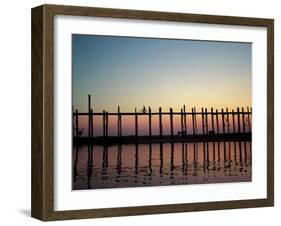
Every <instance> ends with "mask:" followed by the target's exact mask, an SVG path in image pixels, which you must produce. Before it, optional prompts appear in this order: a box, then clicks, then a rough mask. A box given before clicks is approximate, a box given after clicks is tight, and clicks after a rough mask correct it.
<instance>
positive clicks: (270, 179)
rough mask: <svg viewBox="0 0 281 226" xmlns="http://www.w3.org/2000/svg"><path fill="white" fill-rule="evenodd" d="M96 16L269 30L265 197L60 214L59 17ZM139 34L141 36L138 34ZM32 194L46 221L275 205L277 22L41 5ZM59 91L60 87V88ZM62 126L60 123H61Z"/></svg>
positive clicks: (36, 29)
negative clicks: (56, 137) (57, 143)
mask: <svg viewBox="0 0 281 226" xmlns="http://www.w3.org/2000/svg"><path fill="white" fill-rule="evenodd" d="M58 15H63V16H72V17H86V18H91V17H96V18H110V19H125V20H127V21H130V20H140V21H146V22H150V21H153V22H163V23H172V22H176V23H181V24H184V23H191V24H192V23H194V24H211V25H222V26H239V27H241V28H242V27H243V28H245V29H247V28H249V29H250V28H251V27H258V28H265V29H266V48H267V55H266V56H264V57H265V58H266V78H265V79H266V82H267V86H266V97H265V99H266V112H267V114H266V137H264V139H265V140H266V150H265V151H266V197H265V198H249V199H242V200H225V201H207V202H204V201H203V202H190V203H181V202H179V203H173V204H159V205H155V204H154V205H135V206H123V207H115V206H113V207H106V208H90V209H88V208H85V209H79V208H77V209H73V208H71V209H69V210H56V209H55V207H54V203H55V201H56V199H57V198H58V197H57V196H56V195H55V186H56V180H55V170H54V167H55V159H54V158H55V153H54V149H55V148H54V146H55V144H54V128H55V125H54V112H55V111H56V105H55V104H54V102H55V101H54V99H55V98H56V97H55V94H54V90H55V86H56V84H55V69H54V67H55V60H54V57H55V41H54V39H55V38H54V37H55V35H56V34H55V33H56V32H57V30H56V29H55V25H54V24H55V17H56V16H58ZM140 32H141V31H140ZM31 52H32V150H31V151H32V167H31V173H32V186H31V187H32V190H31V196H32V200H31V215H32V217H34V218H37V219H40V220H43V221H52V220H67V219H83V218H98V217H115V216H130V215H144V214H163V213H176V212H188V211H206V210H221V209H236V208H252V207H266V206H273V205H274V20H273V19H263V18H246V17H230V16H214V15H200V14H187V13H168V12H153V11H139V10H126V9H109V8H93V7H78V6H63V5H42V6H38V7H35V8H33V9H32V49H31ZM58 89H60V88H58ZM58 123H59V122H58ZM171 190H172V188H171Z"/></svg>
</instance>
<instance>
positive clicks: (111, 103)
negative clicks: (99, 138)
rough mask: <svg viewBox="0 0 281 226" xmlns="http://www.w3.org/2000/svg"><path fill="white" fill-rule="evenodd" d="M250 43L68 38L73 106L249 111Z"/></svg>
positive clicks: (76, 36)
mask: <svg viewBox="0 0 281 226" xmlns="http://www.w3.org/2000/svg"><path fill="white" fill-rule="evenodd" d="M251 54H252V52H251V43H234V42H214V41H193V40H171V39H155V38H135V37H117V36H96V35H79V34H73V35H72V76H73V78H72V81H73V84H72V85H73V105H74V108H75V109H78V111H80V112H86V111H87V96H88V94H91V95H92V107H93V109H94V112H102V111H103V110H106V111H109V112H116V111H117V106H118V105H119V106H120V108H121V111H122V112H125V111H126V112H133V111H134V109H135V108H137V109H141V108H142V106H143V105H144V106H146V107H148V106H150V107H151V109H152V111H158V108H159V106H161V107H162V109H163V110H164V111H168V109H169V107H172V108H174V111H180V108H181V107H182V106H183V105H184V104H185V105H186V108H187V109H190V108H191V107H193V106H196V107H197V108H198V109H201V107H208V108H209V107H214V108H219V109H220V108H225V107H228V108H229V109H232V108H235V109H236V107H242V106H244V107H246V106H251V92H252V90H251V67H252V64H251Z"/></svg>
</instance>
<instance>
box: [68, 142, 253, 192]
mask: <svg viewBox="0 0 281 226" xmlns="http://www.w3.org/2000/svg"><path fill="white" fill-rule="evenodd" d="M238 181H251V142H246V141H245V142H244V141H242V142H239V141H235V142H194V143H159V144H136V145H125V144H119V145H113V146H98V145H89V146H86V145H82V146H74V149H73V189H95V188H116V187H138V186H159V185H172V184H177V185H180V184H198V183H221V182H238Z"/></svg>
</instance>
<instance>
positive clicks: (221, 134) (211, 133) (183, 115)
mask: <svg viewBox="0 0 281 226" xmlns="http://www.w3.org/2000/svg"><path fill="white" fill-rule="evenodd" d="M73 110H74V108H73ZM165 115H168V116H170V126H169V127H170V134H169V135H163V120H162V118H163V116H165ZM79 116H88V136H87V137H82V136H81V132H80V131H79ZM94 116H102V119H103V120H102V125H103V130H102V131H103V135H102V136H99V137H97V136H96V137H95V136H93V131H94ZM110 116H117V136H109V135H108V131H109V123H108V122H109V117H110ZM126 116H134V118H135V120H134V121H135V123H134V128H135V134H134V135H132V136H123V135H122V118H124V117H126ZM140 116H147V117H148V134H147V135H146V136H139V126H138V122H139V119H138V118H139V117H140ZM152 116H158V118H159V135H153V134H152ZM174 116H180V126H181V128H180V131H179V132H176V133H175V131H174ZM187 117H191V122H192V123H191V128H187V127H188V126H187ZM251 119H252V108H249V107H247V109H244V108H243V107H242V108H241V110H240V108H239V107H238V108H237V109H236V110H231V111H229V110H228V108H226V109H225V111H224V109H221V111H218V110H217V109H216V110H214V109H213V108H211V110H210V111H208V109H207V108H205V109H204V108H201V111H196V108H195V107H193V108H192V109H191V111H190V112H188V111H186V107H185V105H183V108H181V111H180V112H174V111H173V109H172V108H170V110H169V111H168V112H163V111H162V108H161V107H159V111H158V112H152V111H151V108H150V107H148V111H146V110H143V111H142V112H138V111H137V109H135V111H134V112H121V111H120V107H119V106H118V108H117V112H115V113H113V112H107V111H105V110H104V111H103V112H94V111H93V108H92V107H91V95H88V112H78V110H77V109H76V110H75V111H73V121H74V131H73V137H74V141H80V142H91V143H98V144H101V143H153V142H157V143H158V142H183V141H186V140H190V141H197V140H206V141H208V140H210V141H214V140H250V139H251V121H252V120H251ZM197 120H198V121H199V122H198V121H197ZM220 122H221V127H220ZM199 123H201V125H200V127H201V130H200V131H199V130H198V125H199ZM230 128H231V130H230ZM187 129H190V131H191V133H190V134H188V133H187Z"/></svg>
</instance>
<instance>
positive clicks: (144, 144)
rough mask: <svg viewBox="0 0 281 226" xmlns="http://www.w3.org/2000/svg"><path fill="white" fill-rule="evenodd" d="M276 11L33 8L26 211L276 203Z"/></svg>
mask: <svg viewBox="0 0 281 226" xmlns="http://www.w3.org/2000/svg"><path fill="white" fill-rule="evenodd" d="M273 34H274V21H273V19H261V18H245V17H229V16H214V15H195V14H185V13H167V12H152V11H135V10H123V9H108V8H89V7H76V6H60V5H42V6H39V7H36V8H33V9H32V216H33V217H35V218H37V219H41V220H44V221H47V220H63V219H79V218H97V217H114V216H128V215H141V214H159V213H173V212H187V211H202V210H219V209H233V208H249V207H265V206H273V205H274V171H273V169H274V153H273V149H274V68H273V62H274V40H273V37H274V35H273Z"/></svg>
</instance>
